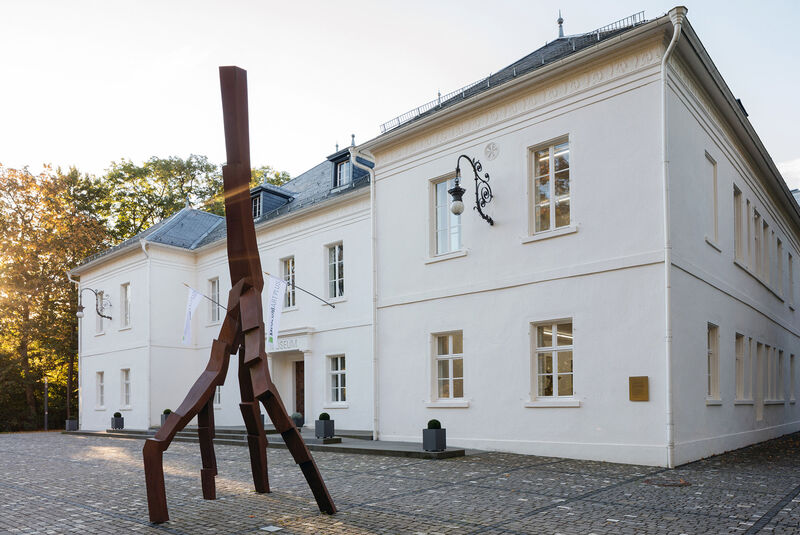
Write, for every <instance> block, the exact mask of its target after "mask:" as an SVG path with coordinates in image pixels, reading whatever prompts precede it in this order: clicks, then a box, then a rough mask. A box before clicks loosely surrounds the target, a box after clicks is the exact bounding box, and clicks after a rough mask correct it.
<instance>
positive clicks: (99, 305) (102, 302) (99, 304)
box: [77, 288, 112, 320]
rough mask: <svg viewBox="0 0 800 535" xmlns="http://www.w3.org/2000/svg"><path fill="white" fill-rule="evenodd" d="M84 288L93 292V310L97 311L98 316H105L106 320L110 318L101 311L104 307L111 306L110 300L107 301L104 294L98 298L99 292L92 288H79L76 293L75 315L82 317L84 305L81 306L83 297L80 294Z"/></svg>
mask: <svg viewBox="0 0 800 535" xmlns="http://www.w3.org/2000/svg"><path fill="white" fill-rule="evenodd" d="M86 290H89V291H90V292H92V293H93V294H94V301H95V304H94V307H95V310H96V311H97V315H98V316H100V317H101V318H105V319H107V320H110V319H112V318H111V316H106V315H105V314H103V311H104V310H105V309H106V307H111V302H110V301H108V298H107V297H106V296H105V295H104V296H103V297H102V299H101V298H100V292H98V291H97V290H94V289H92V288H81V291H80V292H79V293H78V313H77V316H78V317H79V318H82V317H83V310H84V308H85V307H84V306H83V299H82V298H81V297H80V296H81V295H82V294H83V292H84V291H86Z"/></svg>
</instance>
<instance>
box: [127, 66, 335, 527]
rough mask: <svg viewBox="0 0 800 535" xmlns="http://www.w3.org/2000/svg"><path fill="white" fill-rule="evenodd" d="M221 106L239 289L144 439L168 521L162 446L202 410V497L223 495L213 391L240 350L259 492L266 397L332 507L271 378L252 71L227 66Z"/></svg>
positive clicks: (265, 481)
mask: <svg viewBox="0 0 800 535" xmlns="http://www.w3.org/2000/svg"><path fill="white" fill-rule="evenodd" d="M219 76H220V85H221V87H222V111H223V117H224V123H225V147H226V149H227V156H228V162H227V164H226V165H225V166H224V167H223V168H222V178H223V183H224V189H225V219H226V221H227V224H228V264H229V267H230V272H231V284H232V288H231V291H230V293H229V294H228V313H227V314H226V315H225V320H224V321H223V323H222V328H221V329H220V332H219V338H218V339H216V340H214V342H213V344H212V346H211V358H210V360H209V361H208V365H207V366H206V369H205V371H204V372H203V373H202V374H201V375H200V377H199V378H198V379H197V381H195V383H194V385H193V386H192V388H191V389H190V390H189V393H188V394H187V396H186V398H185V399H184V400H183V403H181V406H180V407H178V409H177V410H176V411H174V412H173V413H172V414H170V415H169V417H168V418H167V421H166V422H165V424H164V425H163V426H162V427H161V429H159V430H158V432H157V433H156V435H155V436H154V437H153V438H150V439H148V440H147V441H146V442H145V445H144V450H143V456H144V472H145V480H146V483H147V506H148V508H149V510H150V521H151V522H156V523H161V522H166V521H167V520H169V513H168V512H167V495H166V488H165V486H164V461H163V453H164V451H165V450H166V449H167V448H168V447H169V445H170V443H171V442H172V439H173V438H174V437H175V434H176V433H177V432H178V431H180V430H181V429H183V428H184V427H185V426H186V424H188V423H189V421H191V419H192V418H193V417H194V416H195V415H196V416H197V421H198V435H199V438H200V455H201V458H202V464H203V468H202V469H201V470H200V480H201V483H202V488H203V498H205V499H206V500H213V499H215V498H216V487H215V484H214V477H215V476H216V475H217V461H216V457H215V456H214V442H213V439H214V407H213V405H212V404H213V396H214V391H215V389H216V387H217V386H218V385H221V384H223V383H224V382H225V375H226V373H227V371H228V362H229V359H230V356H231V355H232V354H234V353H237V352H238V354H239V390H240V392H241V398H242V402H241V403H240V404H239V407H240V408H241V411H242V417H243V418H244V423H245V426H246V427H247V444H248V446H249V450H250V465H251V467H252V471H253V482H254V483H255V488H256V492H269V478H268V475H267V449H266V448H267V436H266V433H264V426H263V424H262V422H261V417H260V411H259V409H258V402H259V401H260V402H261V403H263V404H264V407H265V408H266V410H267V414H269V417H270V419H271V420H272V423H273V424H274V425H275V429H276V430H277V431H278V432H279V433H280V434H281V436H282V437H283V440H284V442H285V443H286V446H287V447H288V448H289V451H290V452H291V453H292V456H293V457H294V460H295V462H296V463H297V464H298V465H300V469H301V470H302V471H303V475H304V476H305V478H306V481H308V485H309V487H311V491H312V492H313V494H314V498H316V500H317V505H318V506H319V509H320V511H322V512H325V513H329V514H333V513H335V512H336V506H335V505H334V504H333V500H332V499H331V496H330V494H328V489H327V488H326V487H325V482H324V481H323V480H322V476H321V475H320V473H319V469H318V468H317V465H316V463H315V462H314V459H313V458H312V457H311V454H310V453H309V451H308V448H307V447H306V445H305V443H304V442H303V439H302V437H301V436H300V432H299V431H298V430H297V427H295V425H294V422H293V421H292V419H291V418H290V417H289V415H288V413H287V412H286V407H284V405H283V402H282V401H281V398H280V395H278V389H277V388H275V384H274V383H273V382H272V378H271V377H270V373H269V369H268V367H267V355H266V352H265V350H264V347H265V346H264V343H265V340H264V321H263V311H262V308H261V291H262V289H263V287H264V279H263V277H262V275H261V259H260V258H259V255H258V248H257V246H256V233H255V227H254V226H253V218H252V217H251V212H250V138H249V129H248V117H247V72H246V71H244V70H243V69H240V68H238V67H220V69H219Z"/></svg>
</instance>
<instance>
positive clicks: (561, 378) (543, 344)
mask: <svg viewBox="0 0 800 535" xmlns="http://www.w3.org/2000/svg"><path fill="white" fill-rule="evenodd" d="M534 337H535V338H534V341H533V346H534V354H533V363H532V366H531V368H532V370H534V371H535V373H534V374H533V383H534V385H533V388H532V389H531V390H532V391H533V392H535V395H536V398H540V399H541V398H544V399H547V398H565V397H573V396H574V395H575V388H574V381H573V378H574V375H573V347H574V345H573V331H572V319H566V320H557V321H548V322H543V323H536V324H534Z"/></svg>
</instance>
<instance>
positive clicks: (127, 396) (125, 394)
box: [119, 368, 133, 409]
mask: <svg viewBox="0 0 800 535" xmlns="http://www.w3.org/2000/svg"><path fill="white" fill-rule="evenodd" d="M119 385H120V392H119V394H120V396H119V398H120V399H119V404H120V405H122V407H123V408H126V409H128V408H130V407H131V398H132V397H133V393H132V391H131V369H130V368H122V369H121V370H120V371H119Z"/></svg>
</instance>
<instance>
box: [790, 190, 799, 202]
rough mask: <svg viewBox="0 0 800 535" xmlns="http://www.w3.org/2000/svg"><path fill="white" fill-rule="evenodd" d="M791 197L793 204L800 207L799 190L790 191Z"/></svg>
mask: <svg viewBox="0 0 800 535" xmlns="http://www.w3.org/2000/svg"><path fill="white" fill-rule="evenodd" d="M791 193H792V197H794V202H796V203H797V204H799V205H800V189H797V188H795V189H793V190H792V192H791Z"/></svg>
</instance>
